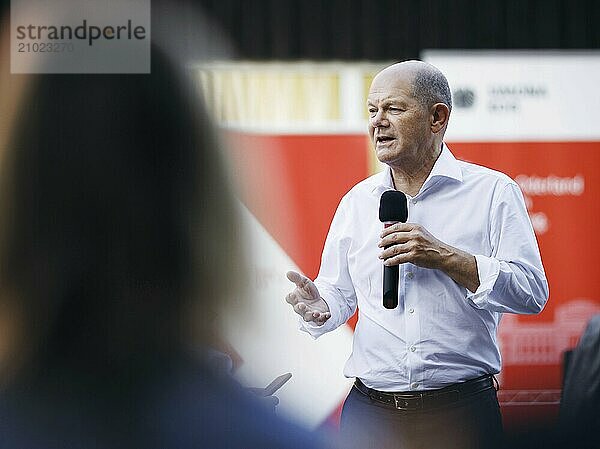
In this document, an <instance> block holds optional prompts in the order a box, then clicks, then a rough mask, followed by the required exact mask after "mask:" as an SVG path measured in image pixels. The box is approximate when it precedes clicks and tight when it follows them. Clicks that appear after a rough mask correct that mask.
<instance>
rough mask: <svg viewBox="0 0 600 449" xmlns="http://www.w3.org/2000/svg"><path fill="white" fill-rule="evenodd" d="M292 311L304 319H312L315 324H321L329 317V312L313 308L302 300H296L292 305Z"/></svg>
mask: <svg viewBox="0 0 600 449" xmlns="http://www.w3.org/2000/svg"><path fill="white" fill-rule="evenodd" d="M293 309H294V312H296V313H297V314H298V315H300V316H301V317H302V319H303V320H304V321H307V322H309V321H313V322H315V323H317V324H319V325H320V324H323V323H324V322H325V321H327V320H328V319H329V318H331V313H330V312H319V311H317V310H313V309H311V308H310V306H308V305H307V304H306V303H304V302H298V303H296V304H294V305H293Z"/></svg>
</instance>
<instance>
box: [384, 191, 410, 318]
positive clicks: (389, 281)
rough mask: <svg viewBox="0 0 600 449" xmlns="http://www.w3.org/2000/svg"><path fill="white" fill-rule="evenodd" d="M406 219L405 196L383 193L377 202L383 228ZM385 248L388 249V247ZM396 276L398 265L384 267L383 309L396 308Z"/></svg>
mask: <svg viewBox="0 0 600 449" xmlns="http://www.w3.org/2000/svg"><path fill="white" fill-rule="evenodd" d="M407 218H408V206H407V205H406V195H405V194H404V193H402V192H400V191H398V190H388V191H387V192H383V195H381V200H380V201H379V220H380V221H382V222H383V224H384V226H385V228H388V227H390V226H392V225H394V224H395V223H397V222H402V223H403V222H405V221H406V219H407ZM391 243H392V242H390V244H391ZM379 246H381V244H380V245H379ZM385 248H386V249H387V248H389V245H388V246H386V247H385ZM398 274H399V269H398V265H394V266H388V265H384V267H383V307H385V308H386V309H394V308H396V307H397V306H398Z"/></svg>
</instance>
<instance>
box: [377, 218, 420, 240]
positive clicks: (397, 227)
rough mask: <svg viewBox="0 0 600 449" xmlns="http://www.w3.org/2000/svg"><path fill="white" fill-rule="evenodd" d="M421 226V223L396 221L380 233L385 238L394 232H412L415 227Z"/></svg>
mask: <svg viewBox="0 0 600 449" xmlns="http://www.w3.org/2000/svg"><path fill="white" fill-rule="evenodd" d="M417 228H419V225H417V224H414V223H401V222H398V223H394V224H393V225H391V226H388V227H387V228H384V229H383V231H381V234H380V235H379V236H380V237H381V238H384V237H385V236H387V235H390V234H393V233H394V232H410V231H412V230H413V229H417Z"/></svg>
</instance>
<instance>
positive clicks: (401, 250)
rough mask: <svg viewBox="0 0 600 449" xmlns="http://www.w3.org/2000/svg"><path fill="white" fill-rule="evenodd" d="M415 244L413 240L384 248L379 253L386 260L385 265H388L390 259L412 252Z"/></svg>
mask: <svg viewBox="0 0 600 449" xmlns="http://www.w3.org/2000/svg"><path fill="white" fill-rule="evenodd" d="M413 246H414V245H413V244H412V243H411V242H408V243H399V244H397V245H392V246H390V247H388V248H386V249H384V250H383V251H382V252H381V254H380V255H379V258H380V259H382V260H383V261H384V265H388V264H387V263H386V262H388V261H389V260H390V259H392V258H395V257H397V256H401V255H406V254H408V253H410V251H411V250H412V248H413Z"/></svg>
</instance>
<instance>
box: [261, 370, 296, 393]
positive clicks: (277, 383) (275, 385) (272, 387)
mask: <svg viewBox="0 0 600 449" xmlns="http://www.w3.org/2000/svg"><path fill="white" fill-rule="evenodd" d="M291 378H292V373H285V374H282V375H281V376H279V377H276V378H275V379H273V382H271V383H270V384H269V385H267V386H266V387H265V388H263V392H262V394H263V395H264V396H273V395H274V394H275V392H276V391H277V390H279V389H280V388H281V387H283V386H284V385H285V383H286V382H287V381H288V380H290V379H291Z"/></svg>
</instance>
